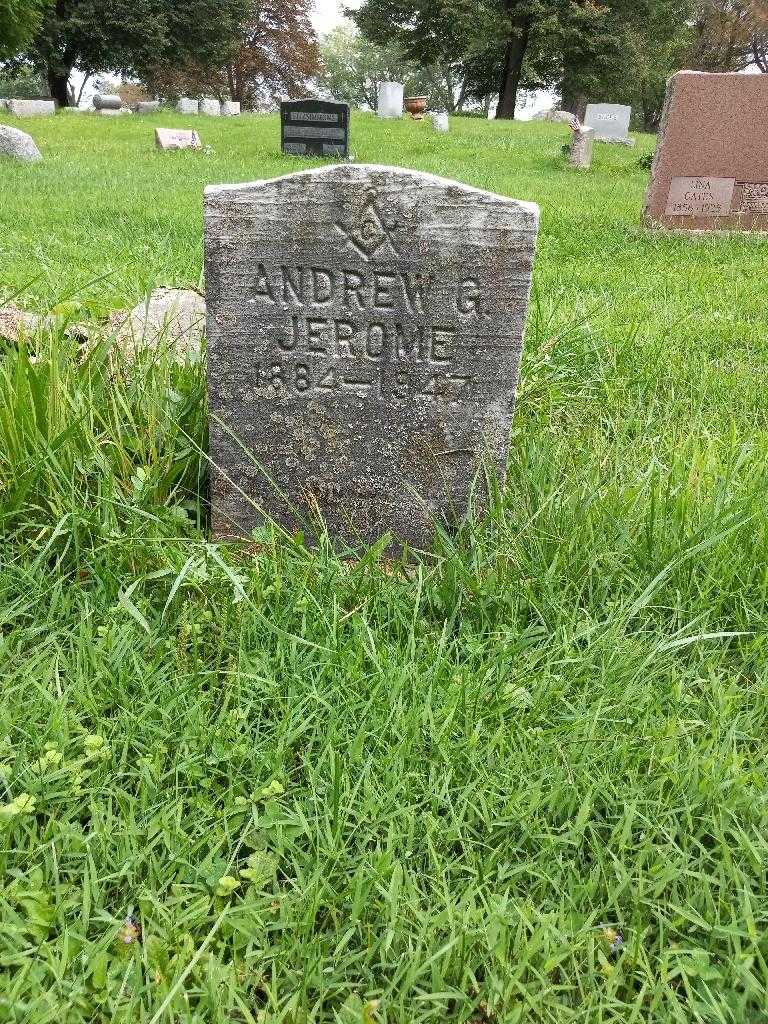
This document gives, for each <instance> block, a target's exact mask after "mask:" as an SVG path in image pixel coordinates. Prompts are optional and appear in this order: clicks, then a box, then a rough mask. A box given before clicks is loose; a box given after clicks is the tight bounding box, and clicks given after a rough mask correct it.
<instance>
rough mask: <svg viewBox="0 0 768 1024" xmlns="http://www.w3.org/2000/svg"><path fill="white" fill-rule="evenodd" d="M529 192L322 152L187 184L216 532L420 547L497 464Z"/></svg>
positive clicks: (531, 209) (528, 257)
mask: <svg viewBox="0 0 768 1024" xmlns="http://www.w3.org/2000/svg"><path fill="white" fill-rule="evenodd" d="M537 230H538V207H536V206H535V205H534V204H531V203H523V202H518V201H517V200H514V199H508V198H505V197H503V196H499V195H496V194H494V193H490V192H483V191H480V190H479V189H475V188H471V187H470V186H467V185H463V184H460V183H459V182H455V181H449V180H447V179H444V178H438V177H435V176H433V175H430V174H424V173H420V172H417V171H407V170H403V169H401V168H395V167H380V166H373V165H361V166H347V165H342V166H333V167H328V168H322V169H319V170H314V171H303V172H298V173H296V174H289V175H285V176H283V177H280V178H274V179H271V180H268V181H260V182H253V183H250V184H243V185H216V186H209V187H208V188H207V189H206V193H205V267H206V275H205V276H206V289H207V300H208V340H209V349H208V353H209V355H208V379H209V404H210V411H211V414H212V415H211V428H210V430H211V433H210V454H211V459H212V461H213V463H214V469H213V484H212V501H213V525H214V532H215V533H216V534H217V535H218V536H227V535H236V534H242V533H248V532H249V531H250V530H252V529H253V528H254V527H257V526H258V525H260V524H261V522H262V521H263V516H262V511H261V510H263V512H266V513H267V514H268V515H269V516H271V517H272V518H274V519H275V520H277V521H278V522H280V523H282V524H283V525H284V526H285V527H286V528H288V529H291V530H293V529H296V528H305V527H306V525H307V523H308V522H309V521H310V520H311V518H312V516H313V514H314V513H315V512H316V511H318V510H319V511H320V512H321V513H322V516H323V518H324V520H325V522H326V523H327V525H328V528H329V530H330V533H331V535H332V537H334V538H335V539H340V540H341V541H343V542H348V543H350V544H354V545H359V544H360V543H365V544H368V543H372V542H374V541H376V540H378V539H379V538H380V537H381V536H383V535H384V534H386V533H388V532H391V533H392V534H393V536H394V537H395V538H396V541H397V542H407V543H409V544H411V545H415V546H418V547H424V546H426V545H427V544H428V543H429V541H430V539H431V537H432V533H433V529H434V524H435V523H436V522H437V523H441V524H452V523H454V522H455V521H456V520H457V519H459V518H460V517H462V516H463V515H464V514H465V513H466V510H467V505H468V499H469V496H470V492H471V490H472V488H473V486H474V484H475V483H476V482H477V481H478V477H480V476H481V475H482V474H481V469H482V463H483V457H484V456H487V457H488V460H489V461H490V463H491V464H492V465H493V466H494V467H495V469H496V471H497V472H498V473H499V475H500V476H502V477H503V475H504V471H505V466H506V458H507V452H508V446H509V430H510V425H511V420H512V412H513V407H514V401H515V393H516V386H517V377H518V367H519V361H520V354H521V349H522V339H523V326H524V323H525V316H526V311H527V306H528V292H529V287H530V280H531V270H532V265H533V256H534V249H535V243H536V235H537Z"/></svg>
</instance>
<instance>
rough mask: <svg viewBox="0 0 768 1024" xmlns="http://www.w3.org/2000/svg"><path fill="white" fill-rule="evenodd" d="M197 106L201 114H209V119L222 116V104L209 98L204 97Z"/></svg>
mask: <svg viewBox="0 0 768 1024" xmlns="http://www.w3.org/2000/svg"><path fill="white" fill-rule="evenodd" d="M197 106H198V113H200V114H207V115H208V116H209V117H219V116H220V114H221V103H220V102H219V101H218V100H217V99H213V98H211V97H209V96H202V97H201V98H200V100H199V101H198V104H197Z"/></svg>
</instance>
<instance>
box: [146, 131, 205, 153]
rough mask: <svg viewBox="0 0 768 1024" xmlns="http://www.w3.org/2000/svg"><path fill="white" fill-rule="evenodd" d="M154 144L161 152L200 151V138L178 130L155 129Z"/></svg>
mask: <svg viewBox="0 0 768 1024" xmlns="http://www.w3.org/2000/svg"><path fill="white" fill-rule="evenodd" d="M155 144H156V145H157V148H158V149H163V150H168V149H200V136H199V135H198V134H197V132H193V131H184V130H182V129H180V128H155Z"/></svg>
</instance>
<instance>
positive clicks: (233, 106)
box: [221, 100, 240, 117]
mask: <svg viewBox="0 0 768 1024" xmlns="http://www.w3.org/2000/svg"><path fill="white" fill-rule="evenodd" d="M239 113H240V104H239V103H238V102H237V101H236V100H222V101H221V116H222V117H237V115H238V114H239Z"/></svg>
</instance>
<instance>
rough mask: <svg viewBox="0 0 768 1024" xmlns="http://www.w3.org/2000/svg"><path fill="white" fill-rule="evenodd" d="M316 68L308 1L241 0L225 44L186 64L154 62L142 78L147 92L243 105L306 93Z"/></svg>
mask: <svg viewBox="0 0 768 1024" xmlns="http://www.w3.org/2000/svg"><path fill="white" fill-rule="evenodd" d="M318 71H319V50H318V44H317V37H316V36H315V32H314V29H313V28H312V20H311V0H246V8H245V17H244V18H243V19H242V21H241V22H240V24H239V26H237V27H236V28H235V29H234V31H233V32H232V34H231V38H230V41H229V44H228V45H226V46H224V47H223V48H219V49H218V50H214V51H213V52H212V53H208V54H203V53H200V52H199V51H198V52H196V54H195V57H194V59H193V60H191V61H187V62H180V61H178V60H176V59H166V60H163V61H160V62H158V63H157V64H156V65H155V66H153V67H150V68H148V69H147V71H146V72H145V73H144V75H143V76H142V78H143V80H144V81H145V83H146V84H147V86H148V88H149V89H150V90H151V91H152V92H156V93H161V94H163V95H179V94H181V93H185V92H189V93H191V94H192V95H195V94H196V93H201V94H202V93H208V94H210V95H212V96H218V97H219V98H220V99H232V100H236V101H237V102H238V103H240V104H242V105H243V107H244V108H245V109H248V108H254V107H257V106H259V105H260V104H261V103H272V102H274V101H275V100H276V99H278V98H279V97H281V96H285V95H287V96H291V97H295V96H302V95H306V93H307V92H308V90H309V82H310V80H311V79H313V78H314V77H315V76H316V75H317V73H318Z"/></svg>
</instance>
